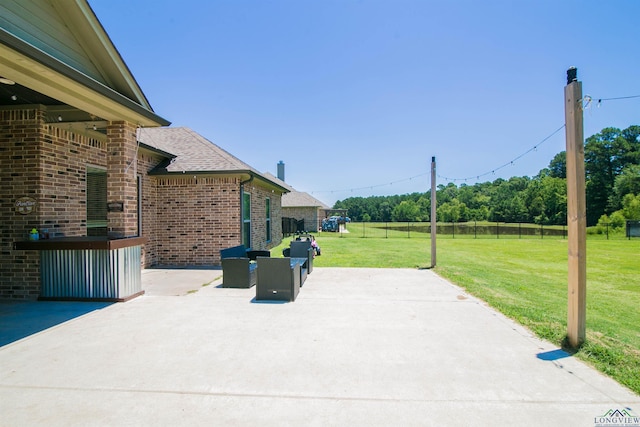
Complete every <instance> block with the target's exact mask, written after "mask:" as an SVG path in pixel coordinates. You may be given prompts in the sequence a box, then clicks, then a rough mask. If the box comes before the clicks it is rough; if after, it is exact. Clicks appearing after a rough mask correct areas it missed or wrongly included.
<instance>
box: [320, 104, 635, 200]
mask: <svg viewBox="0 0 640 427" xmlns="http://www.w3.org/2000/svg"><path fill="white" fill-rule="evenodd" d="M633 98H640V95H629V96H616V97H611V98H594V97H592V96H591V95H585V96H583V97H582V99H581V100H579V102H580V103H581V104H582V109H583V110H587V109H589V108H590V107H591V105H592V103H593V101H594V100H595V99H597V100H598V102H597V106H598V107H600V105H601V104H602V102H603V101H619V100H623V99H633ZM564 127H565V125H562V126H560V127H559V128H558V129H556V130H554V131H553V132H552V133H551V134H550V135H548V136H547V137H545V138H544V139H542V140H541V141H540V142H538V143H537V144H536V145H534V146H533V147H531V148H530V149H528V150H527V151H525V152H524V153H522V154H520V155H519V156H517V157H515V158H514V159H512V160H510V161H508V162H506V163H504V164H502V165H500V166H498V167H496V168H493V169H491V170H490V171H487V172H484V173H481V174H476V175H473V176H468V177H465V178H451V177H447V176H444V175H439V174H438V175H437V177H438V178H440V179H442V180H445V181H449V182H454V183H455V182H458V181H464V182H466V181H469V180H480V178H482V177H485V176H487V175H495V173H496V172H497V171H499V170H501V169H503V168H505V167H507V166H513V165H514V164H515V162H516V161H518V160H520V159H521V158H523V157H524V156H526V155H527V154H529V153H531V152H532V151H537V150H538V147H540V146H541V145H542V144H543V143H545V142H546V141H548V140H549V139H551V138H552V137H553V136H554V135H556V134H557V133H558V132H560V131H561V130H562V129H564ZM426 175H429V172H425V173H422V174H419V175H415V176H412V177H410V178H405V179H401V180H398V181H393V182H389V183H386V184H377V185H368V186H364V187H358V188H347V189H343V190H315V191H312V192H311V194H314V193H344V192H354V191H360V190H367V189H371V190H373V189H374V188H380V187H386V186H389V185H393V184H397V183H400V182H405V181H410V180H412V179H415V178H420V177H423V176H426Z"/></svg>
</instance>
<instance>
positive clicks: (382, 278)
mask: <svg viewBox="0 0 640 427" xmlns="http://www.w3.org/2000/svg"><path fill="white" fill-rule="evenodd" d="M221 276H222V272H221V271H220V270H181V269H177V270H162V269H157V270H155V269H154V270H144V271H143V283H144V288H145V290H146V294H145V295H144V296H141V297H138V298H136V299H134V300H131V301H129V302H127V303H119V304H98V303H66V302H29V303H10V304H7V303H2V304H0V321H1V322H0V345H1V347H0V425H2V426H33V425H46V426H126V425H132V426H133V425H135V426H158V425H162V426H175V425H185V426H211V425H216V426H217V425H233V426H236V425H238V426H244V425H261V426H281V425H292V426H293V425H295V426H299V425H314V426H328V425H329V426H357V425H362V426H365V425H366V426H371V425H381V426H387V425H394V426H396V425H397V426H406V425H420V426H422V425H446V426H458V425H459V426H469V425H474V426H489V425H491V426H495V425H530V426H546V425H548V426H558V425H567V426H594V425H595V420H596V418H598V417H600V416H602V415H604V414H605V413H607V412H608V411H609V410H616V409H618V410H623V409H626V410H627V411H628V412H629V413H632V414H635V415H640V397H639V396H637V395H635V394H633V393H631V392H630V391H628V390H627V389H626V388H624V387H622V386H620V385H619V384H618V383H616V382H614V381H613V380H611V379H609V378H607V377H605V376H604V375H601V374H600V373H598V372H597V371H595V370H594V369H592V368H590V367H588V366H586V365H585V364H583V363H582V362H580V361H579V360H577V359H575V358H573V357H569V356H568V355H567V354H566V353H564V352H562V351H561V350H559V349H558V348H557V347H554V346H553V345H551V344H549V343H547V342H544V341H541V340H539V339H537V338H535V337H534V336H533V335H532V334H531V333H530V332H529V331H528V330H526V329H524V328H523V327H521V326H518V325H517V324H515V323H514V322H512V321H511V320H509V319H507V318H505V317H504V316H502V315H501V314H499V313H497V312H495V311H494V310H492V309H490V308H488V307H487V306H486V305H485V304H484V303H482V302H481V301H478V300H476V299H475V298H473V297H470V296H469V295H467V294H465V293H464V292H463V291H462V290H461V289H460V288H458V287H456V286H454V285H452V284H451V283H449V282H447V281H446V280H444V279H442V278H440V277H439V276H437V275H436V274H435V273H433V272H432V271H428V270H412V269H348V268H316V269H314V272H313V273H312V274H311V275H309V277H308V279H307V281H306V283H305V284H304V287H303V288H302V289H301V291H300V295H299V297H298V299H297V300H296V301H295V302H293V303H261V302H256V301H255V300H254V296H255V288H252V289H225V288H221V287H219V285H220V283H221ZM639 425H640V423H639Z"/></svg>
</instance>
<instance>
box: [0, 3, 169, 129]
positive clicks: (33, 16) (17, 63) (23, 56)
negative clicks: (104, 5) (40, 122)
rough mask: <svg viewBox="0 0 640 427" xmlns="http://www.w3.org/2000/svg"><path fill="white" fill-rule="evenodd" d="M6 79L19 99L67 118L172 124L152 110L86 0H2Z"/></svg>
mask: <svg viewBox="0 0 640 427" xmlns="http://www.w3.org/2000/svg"><path fill="white" fill-rule="evenodd" d="M0 76H2V77H4V78H6V79H9V80H12V81H14V82H16V83H17V84H16V86H15V88H13V90H14V91H15V92H16V95H17V96H18V98H19V99H23V100H25V101H31V102H30V103H42V104H44V105H48V106H50V105H53V106H55V107H56V108H52V110H54V111H55V113H53V114H55V116H58V115H59V116H60V117H62V119H63V121H65V122H69V123H73V122H79V121H93V120H96V118H99V119H101V120H105V121H117V120H127V121H129V122H131V123H136V124H141V125H143V126H166V125H168V124H169V122H168V121H167V120H165V119H163V118H162V117H159V116H157V115H156V114H155V113H154V112H153V109H152V108H151V106H150V105H149V102H148V100H147V98H146V97H145V95H144V93H143V92H142V90H141V89H140V86H139V85H138V83H137V82H136V80H135V78H134V77H133V75H132V74H131V71H130V70H129V68H128V67H127V65H126V64H125V62H124V60H123V59H122V57H121V56H120V53H119V52H118V50H117V49H116V48H115V46H114V45H113V43H112V41H111V39H110V38H109V36H108V34H107V33H106V31H105V30H104V28H103V27H102V24H100V21H99V20H98V18H97V17H96V16H95V14H94V12H93V10H92V9H91V7H90V6H89V3H88V2H87V1H86V0H65V1H58V0H3V1H2V2H0ZM40 97H41V98H40ZM70 107H72V108H70ZM76 109H77V110H76ZM61 112H62V113H61ZM99 119H98V120H99Z"/></svg>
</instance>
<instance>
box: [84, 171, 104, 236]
mask: <svg viewBox="0 0 640 427" xmlns="http://www.w3.org/2000/svg"><path fill="white" fill-rule="evenodd" d="M106 235H107V170H106V169H104V168H99V167H96V166H87V236H106Z"/></svg>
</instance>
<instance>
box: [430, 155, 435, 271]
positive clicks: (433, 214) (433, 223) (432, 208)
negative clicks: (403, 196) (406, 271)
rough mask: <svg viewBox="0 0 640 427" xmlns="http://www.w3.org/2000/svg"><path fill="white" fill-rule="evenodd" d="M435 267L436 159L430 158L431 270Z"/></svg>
mask: <svg viewBox="0 0 640 427" xmlns="http://www.w3.org/2000/svg"><path fill="white" fill-rule="evenodd" d="M435 266H436V158H435V156H434V157H431V268H433V267H435Z"/></svg>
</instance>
